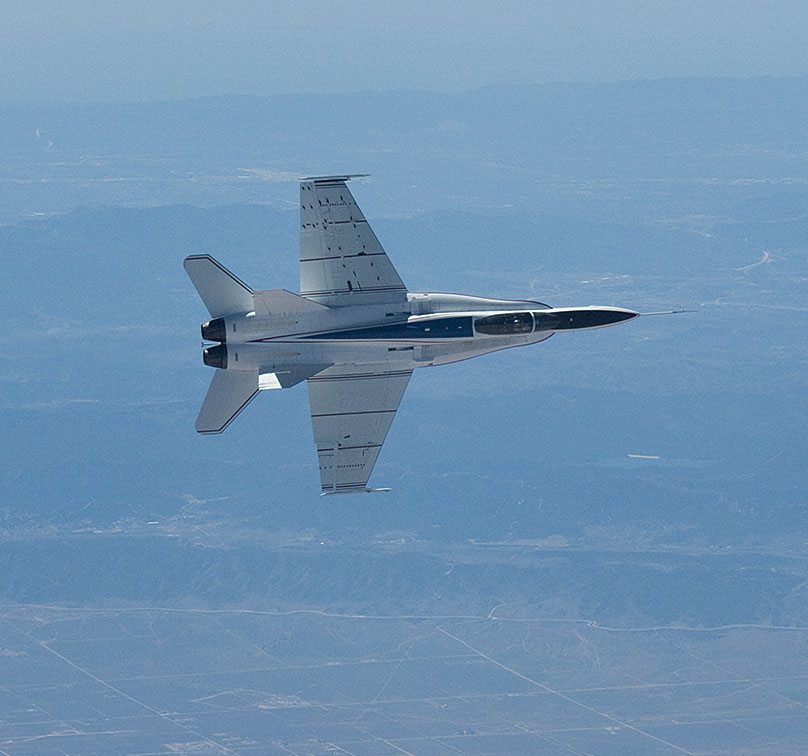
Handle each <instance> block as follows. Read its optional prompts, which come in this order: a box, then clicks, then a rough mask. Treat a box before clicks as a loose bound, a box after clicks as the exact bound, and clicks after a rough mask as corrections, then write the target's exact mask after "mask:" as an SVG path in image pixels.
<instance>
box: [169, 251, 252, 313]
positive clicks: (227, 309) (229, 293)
mask: <svg viewBox="0 0 808 756" xmlns="http://www.w3.org/2000/svg"><path fill="white" fill-rule="evenodd" d="M183 265H184V266H185V272H186V273H187V274H188V277H189V278H190V279H191V283H193V285H194V286H195V287H196V290H197V291H198V292H199V296H200V297H201V298H202V301H203V302H204V303H205V307H207V308H208V312H209V313H210V316H211V317H212V318H223V317H226V316H228V315H235V314H236V313H242V312H252V310H253V292H252V289H251V288H250V287H249V286H247V284H245V283H244V282H243V281H240V280H239V279H238V278H236V277H235V276H234V275H233V274H232V273H231V272H230V271H229V270H228V269H227V268H225V267H224V265H222V264H221V263H219V262H217V261H216V260H214V259H213V258H212V257H211V256H210V255H191V256H190V257H186V258H185V262H184V263H183Z"/></svg>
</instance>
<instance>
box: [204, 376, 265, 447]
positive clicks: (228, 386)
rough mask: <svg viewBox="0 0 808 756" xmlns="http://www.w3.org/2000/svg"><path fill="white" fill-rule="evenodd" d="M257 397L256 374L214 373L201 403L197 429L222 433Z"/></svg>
mask: <svg viewBox="0 0 808 756" xmlns="http://www.w3.org/2000/svg"><path fill="white" fill-rule="evenodd" d="M257 393H258V370H254V371H253V370H248V371H243V372H242V371H235V370H217V371H216V372H215V373H214V374H213V380H211V382H210V388H209V389H208V393H207V395H206V396H205V401H204V402H202V408H201V409H200V410H199V416H198V417H197V418H196V429H197V431H198V432H199V433H221V432H222V431H223V430H224V429H225V428H226V427H227V426H228V425H230V423H232V422H233V420H235V419H236V415H238V414H239V412H241V410H243V409H244V408H245V407H246V406H247V405H248V404H249V403H250V402H251V401H252V400H253V399H254V398H255V395H256V394H257Z"/></svg>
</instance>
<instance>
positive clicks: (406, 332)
mask: <svg viewBox="0 0 808 756" xmlns="http://www.w3.org/2000/svg"><path fill="white" fill-rule="evenodd" d="M471 321H472V318H471V316H470V315H464V316H460V317H453V318H438V319H435V320H418V321H415V322H411V323H392V324H390V325H382V326H370V327H367V328H350V329H348V330H345V331H332V332H330V333H321V334H312V335H310V336H304V337H303V338H305V339H328V340H331V339H334V340H343V339H351V340H353V341H363V340H373V341H389V340H392V339H398V340H402V339H403V340H405V341H406V340H410V339H419V340H420V339H470V338H472V337H473V336H474V329H473V328H472V324H471Z"/></svg>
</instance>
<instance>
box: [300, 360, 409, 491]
mask: <svg viewBox="0 0 808 756" xmlns="http://www.w3.org/2000/svg"><path fill="white" fill-rule="evenodd" d="M411 375H412V370H390V367H389V365H361V366H357V365H335V366H333V367H330V368H328V369H327V370H324V371H323V372H321V373H318V374H317V375H316V376H313V377H311V378H309V379H308V385H309V405H310V407H311V424H312V429H313V431H314V441H315V443H316V444H317V457H318V459H319V464H320V482H321V484H322V489H323V494H339V493H364V492H368V491H372V490H373V489H369V488H368V487H367V482H368V478H369V477H370V473H371V472H372V470H373V466H374V465H375V464H376V458H377V457H378V456H379V452H380V451H381V448H382V444H384V439H385V437H386V436H387V431H388V430H389V429H390V424H391V423H392V422H393V418H394V417H395V414H396V410H397V409H398V405H399V404H400V403H401V398H402V396H404V391H405V390H406V388H407V383H408V382H409V380H410V376H411ZM381 490H384V489H381Z"/></svg>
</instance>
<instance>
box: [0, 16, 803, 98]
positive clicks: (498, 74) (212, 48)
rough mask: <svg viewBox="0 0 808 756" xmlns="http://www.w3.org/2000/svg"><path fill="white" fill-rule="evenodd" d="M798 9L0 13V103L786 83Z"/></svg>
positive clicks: (797, 38)
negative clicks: (747, 80)
mask: <svg viewBox="0 0 808 756" xmlns="http://www.w3.org/2000/svg"><path fill="white" fill-rule="evenodd" d="M806 32H808V4H806V3H805V2H801V1H799V0H774V2H768V3H764V2H758V1H757V0H734V1H732V2H730V1H728V0H713V1H712V2H710V3H704V2H701V1H700V0H672V1H670V2H659V1H651V2H636V1H635V0H611V2H608V3H604V2H599V1H598V0H565V1H563V2H562V1H560V0H553V1H551V2H548V1H544V2H508V1H507V0H506V1H505V2H488V1H487V0H484V1H482V2H480V1H475V2H471V3H460V2H426V1H424V0H414V1H413V2H408V3H402V4H399V5H394V4H388V3H374V2H368V1H367V0H347V1H345V2H335V1H332V2H300V0H296V1H293V2H292V1H289V0H276V1H273V2H245V1H244V0H236V2H228V3H222V2H213V1H211V0H196V1H195V2H190V1H189V0H181V1H180V2H168V3H166V2H155V1H154V0H140V1H139V2H133V3H127V4H123V3H108V2H103V3H102V2H96V1H88V0H83V1H77V2H70V3H64V2H54V1H52V0H50V1H48V0H46V1H45V2H37V3H29V2H20V1H19V0H11V2H6V3H5V4H4V12H3V23H2V25H0V70H2V71H3V76H0V101H5V102H8V101H19V100H36V101H61V102H70V101H81V102H92V101H117V102H126V101H144V100H153V99H172V98H182V97H195V96H204V95H216V94H232V93H243V94H257V95H271V94H282V93H298V92H300V93H304V92H335V91H336V92H339V91H363V90H388V89H428V90H438V91H446V92H452V91H459V90H464V89H471V88H476V87H480V86H486V85H490V84H500V83H510V84H538V83H545V82H551V81H618V80H625V79H638V78H665V77H679V76H733V77H749V76H760V75H802V74H806V73H808V63H806V56H805V52H804V48H805V38H806Z"/></svg>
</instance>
